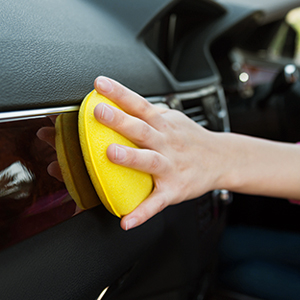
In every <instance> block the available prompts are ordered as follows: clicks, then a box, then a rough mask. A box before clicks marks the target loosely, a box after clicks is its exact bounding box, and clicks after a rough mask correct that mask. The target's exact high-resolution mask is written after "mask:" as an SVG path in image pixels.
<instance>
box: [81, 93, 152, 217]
mask: <svg viewBox="0 0 300 300" xmlns="http://www.w3.org/2000/svg"><path fill="white" fill-rule="evenodd" d="M100 102H104V103H107V104H109V105H112V106H114V107H117V108H119V109H120V107H118V106H117V105H116V104H114V103H113V102H111V101H110V100H109V99H107V98H106V97H104V96H102V95H100V94H98V93H97V92H96V91H95V90H93V91H92V92H91V93H90V94H88V95H87V96H86V97H85V99H84V101H83V103H82V105H81V107H80V111H79V120H78V128H79V139H80V144H81V149H82V153H83V156H84V161H85V164H86V167H87V170H88V173H89V176H90V178H91V181H92V183H93V186H94V188H95V190H96V192H97V194H98V196H99V197H100V199H101V201H102V203H103V204H104V205H105V207H106V208H107V209H108V210H109V211H110V212H111V213H112V214H114V215H116V216H118V217H122V216H124V215H127V214H128V213H130V212H131V211H133V210H134V209H135V208H136V207H137V206H138V205H139V204H140V203H141V202H142V201H143V200H145V198H146V197H147V196H148V195H149V194H150V193H151V191H152V189H153V180H152V176H151V175H149V174H146V173H143V172H140V171H137V170H134V169H130V168H127V167H124V166H119V165H116V164H114V163H112V162H110V160H109V159H108V158H107V155H106V150H107V147H108V146H109V145H110V144H112V143H117V144H120V145H125V146H129V147H134V148H137V146H136V145H134V144H133V143H132V142H130V141H129V140H128V139H126V138H125V137H123V136H122V135H120V134H119V133H117V132H115V131H113V130H112V129H110V128H108V127H106V126H104V125H102V124H100V123H99V122H98V121H97V120H96V119H95V117H94V109H95V107H96V105H97V104H99V103H100Z"/></svg>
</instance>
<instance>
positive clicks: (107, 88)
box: [96, 76, 112, 93]
mask: <svg viewBox="0 0 300 300" xmlns="http://www.w3.org/2000/svg"><path fill="white" fill-rule="evenodd" d="M96 85H97V88H98V90H100V91H102V92H105V93H109V92H111V90H112V84H111V82H110V81H109V80H107V79H106V78H105V77H102V76H101V77H98V78H97V81H96Z"/></svg>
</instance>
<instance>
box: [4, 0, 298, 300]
mask: <svg viewBox="0 0 300 300" xmlns="http://www.w3.org/2000/svg"><path fill="white" fill-rule="evenodd" d="M0 3H1V12H0V16H1V22H2V26H1V32H0V45H1V46H0V49H1V50H0V53H1V60H0V77H1V82H0V95H1V97H0V133H1V135H0V140H1V144H2V145H3V147H2V149H1V150H0V233H1V235H2V237H3V238H2V239H1V242H0V262H1V269H0V277H1V284H0V293H1V295H5V299H18V298H21V297H22V298H23V299H24V298H25V299H27V298H28V299H38V298H41V299H96V298H97V297H99V298H98V299H112V300H113V299H124V300H125V299H147V300H152V299H153V300H154V299H155V300H156V299H162V300H164V299H178V300H185V299H202V298H201V297H204V295H205V294H206V292H207V290H208V287H209V286H210V284H211V282H213V277H214V274H215V272H216V264H217V255H218V253H217V244H218V241H219V240H220V236H221V235H222V232H223V230H224V228H225V227H226V217H227V211H228V204H229V203H230V201H231V196H232V195H231V194H230V193H229V192H228V191H212V192H211V193H208V194H206V195H203V196H202V197H199V198H197V199H195V200H193V201H189V202H187V203H184V204H181V205H179V206H174V207H169V208H168V209H166V210H165V211H163V212H162V213H160V214H159V215H157V216H155V217H154V218H153V219H151V220H150V221H149V222H147V223H146V224H145V225H143V226H141V227H140V228H137V229H135V230H133V231H132V232H123V231H122V230H121V229H120V228H119V220H118V219H116V218H115V217H113V216H111V215H110V214H109V213H107V212H106V210H105V209H104V208H103V207H102V206H101V205H100V206H98V207H96V208H93V209H91V210H88V211H84V212H82V211H79V210H78V208H77V207H76V205H75V203H74V201H73V200H72V199H71V198H70V196H69V194H68V192H67V190H66V189H65V187H64V184H63V183H59V182H57V181H56V180H55V179H54V178H51V177H50V176H49V175H48V174H47V171H46V168H47V165H48V164H49V162H50V160H51V159H52V158H53V157H55V151H54V150H53V149H52V148H51V147H49V145H45V144H43V143H42V141H40V140H39V139H38V138H37V137H36V131H37V130H38V129H39V128H40V127H42V126H52V125H53V124H52V122H51V117H52V116H55V115H57V114H61V113H68V112H73V111H78V108H79V105H80V103H81V102H82V100H83V98H84V97H85V95H86V94H87V93H89V92H90V90H92V89H93V81H94V79H95V78H96V77H97V76H99V75H105V76H108V77H111V78H114V79H116V80H117V81H119V82H121V83H122V84H124V85H125V86H127V87H129V88H131V89H133V90H134V91H136V92H138V93H139V94H141V95H142V96H144V97H145V98H146V99H147V100H148V101H149V102H151V103H153V104H154V105H160V106H167V107H169V108H172V109H178V110H181V111H182V112H183V113H185V114H186V115H187V116H189V117H190V118H191V119H193V120H194V121H195V122H197V123H198V124H199V126H204V127H206V128H207V129H209V130H214V131H225V132H228V131H236V132H242V133H249V134H254V135H258V136H264V137H268V138H270V137H271V138H272V137H274V138H276V139H281V140H282V139H288V140H289V141H293V140H294V139H296V138H297V135H296V134H297V130H295V128H296V129H297V128H299V122H298V123H297V120H296V119H297V118H296V117H294V119H295V121H294V122H293V123H291V125H290V127H293V130H291V129H286V131H285V132H284V134H282V136H281V135H280V136H279V135H278V130H277V129H278V127H279V126H280V124H281V123H280V122H279V118H280V116H278V115H277V113H276V112H275V113H274V110H272V109H270V110H268V114H265V113H263V114H262V113H261V111H259V114H260V116H262V118H261V119H262V120H263V122H268V124H269V125H270V126H267V127H266V126H265V123H259V125H258V126H257V128H254V127H253V126H252V123H251V122H252V119H253V114H250V113H249V112H250V111H252V112H255V113H257V107H258V106H259V105H262V104H261V103H265V102H266V101H265V102H264V99H266V98H267V99H269V98H268V97H270V89H271V88H272V83H273V82H274V80H275V79H276V77H277V76H278V74H279V73H280V70H281V69H282V68H283V67H284V66H285V65H286V64H289V63H291V62H293V61H294V54H295V49H296V44H295V40H296V36H295V34H296V33H295V30H293V29H292V28H291V27H290V26H288V25H287V23H286V22H285V16H286V14H287V13H288V12H289V11H290V10H291V9H293V8H296V7H297V6H298V5H299V3H298V1H295V0H288V1H277V0H276V1H274V0H273V1H271V0H267V1H256V0H255V1H251V3H249V1H244V0H243V1H238V0H230V1H229V0H228V1H227V0H216V1H212V0H198V1H195V0H194V1H193V0H174V1H172V0H152V1H148V0H129V1H120V0H102V1H97V0H86V1H83V0H65V1H59V0H51V1H39V0H29V1H26V3H25V2H20V1H16V0H13V1H9V2H8V1H0ZM284 26H285V27H284ZM284 28H285V29H284ZM284 30H286V31H285V36H286V40H284V41H282V40H280V39H279V40H278V37H280V36H282V34H281V33H282V32H283V31H284ZM271 92H272V90H271ZM293 95H295V93H294V94H293ZM273 102H274V101H273V100H272V101H270V102H267V104H268V105H269V104H270V105H271V108H272V107H273V106H274V105H273V104H274V103H273ZM258 103H259V104H258ZM257 105H258V106H257ZM272 105H273V106H272ZM294 108H295V106H293V108H292V110H293V111H295V109H294ZM251 109H252V110H251ZM297 109H298V106H297ZM266 116H267V117H266ZM297 126H298V127H297ZM262 128H263V129H262ZM274 132H276V134H274ZM280 132H281V133H282V131H280ZM287 132H288V134H287ZM298 132H299V131H298ZM283 135H284V138H283ZM108 286H109V288H108V289H107V287H108ZM102 291H104V293H103V294H101V292H102ZM100 294H101V297H100V296H99V295H100ZM197 297H198V298H197Z"/></svg>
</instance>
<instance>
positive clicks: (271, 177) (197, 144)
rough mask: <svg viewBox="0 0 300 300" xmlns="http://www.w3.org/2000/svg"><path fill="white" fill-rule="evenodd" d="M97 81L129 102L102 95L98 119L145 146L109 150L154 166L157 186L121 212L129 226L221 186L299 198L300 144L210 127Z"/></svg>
mask: <svg viewBox="0 0 300 300" xmlns="http://www.w3.org/2000/svg"><path fill="white" fill-rule="evenodd" d="M95 89H96V90H97V91H98V92H99V93H101V94H103V95H104V96H106V97H108V98H109V99H111V100H112V101H113V102H115V103H116V104H118V105H119V106H120V107H121V108H122V109H123V110H124V112H122V111H120V110H118V109H116V108H113V107H110V106H108V105H106V104H103V103H101V104H99V105H98V106H97V107H96V108H95V111H94V114H95V117H96V119H97V120H98V121H99V122H101V123H103V124H105V125H106V126H108V127H110V128H112V129H113V130H115V131H117V132H119V133H120V134H122V135H124V136H125V137H127V138H128V139H130V140H132V141H133V142H134V143H135V144H137V145H138V146H139V147H140V148H141V149H131V148H128V147H124V146H121V145H115V144H113V145H110V146H109V147H108V149H107V156H108V158H109V159H110V160H111V161H112V162H114V163H116V164H120V165H123V166H127V167H130V168H134V169H137V170H141V171H144V172H147V173H150V174H152V176H153V179H154V184H155V188H154V190H153V192H152V194H151V195H150V196H149V197H148V198H147V199H146V200H145V201H144V202H143V203H142V204H140V205H139V206H138V207H137V208H136V209H135V210H134V211H133V212H131V213H130V214H128V215H127V216H124V217H123V218H122V220H121V227H122V228H123V229H125V230H128V229H131V228H133V227H136V226H138V225H141V224H142V223H144V222H145V221H147V220H148V219H150V218H151V217H152V216H154V215H155V214H157V213H158V212H160V211H161V210H163V209H164V208H165V207H167V206H169V205H172V204H177V203H180V202H182V201H185V200H189V199H192V198H195V197H197V196H200V195H203V194H204V193H206V192H208V191H211V190H214V189H228V190H231V191H234V192H240V193H247V194H256V195H265V196H275V197H284V198H293V199H299V200H300V148H299V146H297V145H292V144H286V143H278V142H272V141H267V140H263V139H256V138H251V137H247V136H242V135H237V134H232V133H215V132H210V131H208V130H206V129H204V128H202V127H200V126H199V125H197V124H196V123H194V122H193V121H191V120H190V119H189V118H188V117H186V116H185V115H184V114H182V113H180V112H178V111H175V110H169V109H161V108H158V107H156V106H153V105H151V104H150V103H148V102H147V101H146V100H145V99H144V98H142V97H141V96H140V95H138V94H136V93H134V92H133V91H131V90H129V89H127V88H125V87H124V86H122V85H120V84H119V83H117V82H115V81H113V80H111V79H108V78H105V77H98V78H97V79H96V80H95Z"/></svg>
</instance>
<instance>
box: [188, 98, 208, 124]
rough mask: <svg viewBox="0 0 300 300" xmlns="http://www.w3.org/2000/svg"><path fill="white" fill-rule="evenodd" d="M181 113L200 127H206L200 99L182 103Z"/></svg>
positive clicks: (206, 122)
mask: <svg viewBox="0 0 300 300" xmlns="http://www.w3.org/2000/svg"><path fill="white" fill-rule="evenodd" d="M182 106H183V113H184V114H186V115H187V116H188V117H190V118H191V119H192V120H194V121H195V122H196V123H198V124H199V125H201V126H204V127H207V126H208V125H209V122H208V120H207V118H206V115H205V112H204V109H203V105H202V101H201V99H193V100H186V101H183V102H182Z"/></svg>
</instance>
